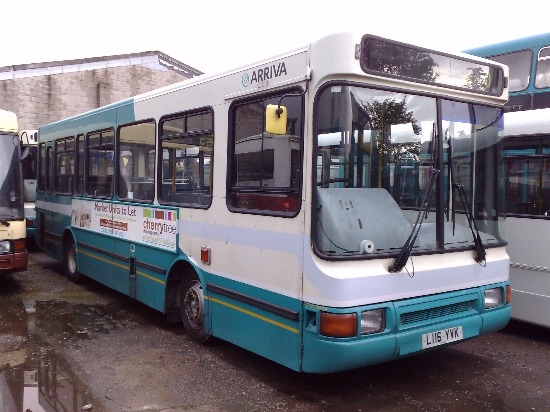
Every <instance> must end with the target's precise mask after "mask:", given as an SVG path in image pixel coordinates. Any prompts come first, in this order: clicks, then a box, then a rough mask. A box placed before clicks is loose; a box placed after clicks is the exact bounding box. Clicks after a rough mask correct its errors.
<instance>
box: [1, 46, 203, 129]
mask: <svg viewBox="0 0 550 412" xmlns="http://www.w3.org/2000/svg"><path fill="white" fill-rule="evenodd" d="M201 74H203V73H202V72H200V71H198V70H197V69H194V68H192V67H190V66H188V65H186V64H184V63H181V62H179V61H177V60H175V59H173V58H171V57H170V56H167V55H165V54H163V53H161V52H158V51H150V52H143V53H133V54H124V55H117V56H106V57H94V58H86V59H77V60H63V61H54V62H49V63H32V64H22V65H15V66H6V67H0V108H2V109H4V110H10V111H12V112H15V113H16V114H17V116H18V118H19V128H20V129H21V130H23V129H37V128H38V127H39V126H41V125H44V124H47V123H51V122H54V121H57V120H60V119H64V118H66V117H69V116H72V115H75V114H78V113H82V112H85V111H87V110H90V109H94V108H97V107H100V106H104V105H106V104H109V103H113V102H116V101H119V100H123V99H126V98H129V97H132V96H134V95H137V94H140V93H145V92H148V91H151V90H154V89H156V88H159V87H162V86H166V85H169V84H172V83H176V82H179V81H182V80H185V79H189V78H192V77H195V76H199V75H201Z"/></svg>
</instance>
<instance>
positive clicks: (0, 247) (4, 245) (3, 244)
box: [0, 240, 11, 253]
mask: <svg viewBox="0 0 550 412" xmlns="http://www.w3.org/2000/svg"><path fill="white" fill-rule="evenodd" d="M10 252H11V243H10V241H9V240H2V241H0V253H10Z"/></svg>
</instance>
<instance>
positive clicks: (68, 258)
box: [63, 239, 82, 283]
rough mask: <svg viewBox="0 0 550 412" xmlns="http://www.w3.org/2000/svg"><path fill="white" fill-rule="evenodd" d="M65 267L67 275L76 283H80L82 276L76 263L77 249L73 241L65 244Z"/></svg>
mask: <svg viewBox="0 0 550 412" xmlns="http://www.w3.org/2000/svg"><path fill="white" fill-rule="evenodd" d="M63 266H64V268H65V274H66V275H67V277H68V278H69V279H70V280H72V281H73V282H74V283H78V282H79V281H80V280H81V278H82V276H81V275H80V273H79V272H78V263H77V261H76V248H75V247H74V242H73V240H72V239H70V240H68V241H66V242H65V247H64V249H63Z"/></svg>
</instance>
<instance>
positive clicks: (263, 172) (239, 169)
mask: <svg viewBox="0 0 550 412" xmlns="http://www.w3.org/2000/svg"><path fill="white" fill-rule="evenodd" d="M281 97H282V96H276V97H269V98H265V99H258V100H254V101H248V102H244V103H242V104H238V105H237V106H235V107H234V108H233V109H232V113H231V114H232V121H233V125H232V128H233V133H232V136H231V140H230V143H229V145H230V146H231V149H232V158H231V159H230V162H229V168H230V170H229V172H228V173H229V174H230V176H231V182H230V187H229V194H228V196H227V202H228V206H229V208H230V209H235V210H241V211H242V210H243V209H244V210H245V211H246V210H248V211H250V212H252V213H262V214H270V215H273V214H274V215H283V216H284V215H286V216H291V215H294V214H295V213H296V212H298V210H299V209H300V204H301V197H300V182H301V174H302V172H301V170H302V123H303V120H302V117H303V104H302V100H303V99H302V96H300V95H297V94H292V93H289V94H287V95H284V106H281V108H282V113H281V119H279V118H277V119H275V120H274V121H269V120H270V117H273V116H275V110H276V109H278V108H279V102H280V100H281ZM285 115H286V116H287V117H286V121H285V119H284V117H283V116H285ZM272 120H273V119H272ZM266 121H269V122H268V123H269V125H266ZM285 125H286V130H283V128H284V126H285ZM266 127H267V129H268V131H270V132H272V133H269V132H268V131H266ZM231 149H230V150H231Z"/></svg>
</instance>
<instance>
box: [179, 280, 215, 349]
mask: <svg viewBox="0 0 550 412" xmlns="http://www.w3.org/2000/svg"><path fill="white" fill-rule="evenodd" d="M180 297H181V306H180V312H181V320H182V322H183V326H184V327H185V331H186V333H187V334H188V335H189V337H190V338H191V339H193V340H195V341H197V342H199V343H204V342H206V341H207V340H208V338H209V337H210V334H209V333H207V332H206V331H205V329H204V294H203V292H202V287H201V284H200V282H199V281H198V280H197V279H192V280H187V281H186V280H184V281H183V282H182V283H181V290H180Z"/></svg>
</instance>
